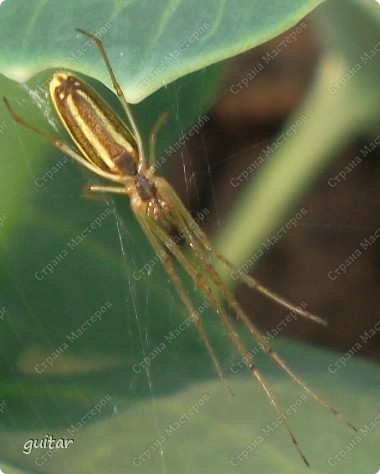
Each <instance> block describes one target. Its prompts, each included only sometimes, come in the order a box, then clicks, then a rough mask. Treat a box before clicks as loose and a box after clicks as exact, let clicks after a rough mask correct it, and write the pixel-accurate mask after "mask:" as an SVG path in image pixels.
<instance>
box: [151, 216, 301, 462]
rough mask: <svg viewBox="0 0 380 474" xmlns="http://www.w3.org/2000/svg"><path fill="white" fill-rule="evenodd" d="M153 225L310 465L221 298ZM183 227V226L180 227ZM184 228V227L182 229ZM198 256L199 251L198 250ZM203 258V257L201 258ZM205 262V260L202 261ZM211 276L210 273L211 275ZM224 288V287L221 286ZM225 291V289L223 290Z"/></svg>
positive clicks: (166, 236)
mask: <svg viewBox="0 0 380 474" xmlns="http://www.w3.org/2000/svg"><path fill="white" fill-rule="evenodd" d="M177 218H178V222H177ZM172 220H173V223H174V222H175V223H176V225H177V227H178V225H180V224H181V220H182V219H181V215H180V214H179V213H178V214H172ZM151 223H152V225H154V226H155V227H154V230H153V229H152V233H154V235H156V236H157V238H158V239H159V240H160V241H161V243H162V244H164V245H165V246H167V247H168V246H169V247H168V250H169V251H170V253H171V254H172V255H173V256H174V257H175V258H176V259H177V260H178V262H179V263H180V264H181V265H182V266H183V268H184V269H185V270H186V272H187V273H188V275H189V276H190V277H191V278H192V279H193V281H194V282H195V283H196V284H197V286H198V287H199V288H200V290H201V293H202V294H203V296H204V297H205V298H206V299H207V301H209V302H210V304H211V305H212V306H213V308H214V309H215V311H216V313H217V314H218V315H219V317H220V319H221V321H222V323H223V325H224V327H225V328H226V330H227V332H228V335H229V337H230V338H231V340H232V342H233V344H234V345H235V347H236V349H237V350H238V352H239V354H240V355H241V357H243V360H244V361H245V364H246V365H247V367H248V369H249V371H250V373H251V375H252V377H253V378H255V379H256V380H257V381H258V382H259V384H260V386H261V387H262V389H263V390H264V392H265V394H266V396H267V397H268V399H269V401H270V404H271V405H272V406H273V408H274V409H275V411H276V413H277V415H278V417H279V419H281V421H282V423H283V425H284V427H285V429H286V431H287V432H288V435H289V437H290V438H291V440H292V442H293V444H294V446H295V448H296V450H297V452H298V453H299V455H300V456H301V458H302V459H303V461H304V462H305V464H306V465H307V466H309V463H308V461H307V459H306V458H305V455H304V454H303V452H302V450H301V448H300V447H299V445H298V443H297V440H296V438H295V436H294V434H293V432H292V429H291V428H290V425H289V423H288V422H287V420H286V417H285V415H284V412H283V411H282V410H281V408H280V406H279V404H278V402H277V399H276V397H275V395H274V393H273V391H272V390H271V388H270V386H269V384H268V383H267V381H266V380H265V378H264V377H263V375H262V373H261V372H260V371H259V370H258V368H257V367H256V364H255V362H254V359H253V356H252V354H251V353H250V352H249V351H248V349H247V348H246V346H245V344H244V342H243V341H242V340H241V338H240V337H239V336H238V334H237V332H236V330H235V328H234V325H233V323H232V321H231V318H230V317H229V315H228V314H227V312H226V310H225V309H224V308H223V306H222V304H221V302H220V300H219V298H218V297H216V296H215V294H214V293H213V291H212V289H211V288H210V286H209V285H208V283H207V282H206V280H205V279H204V277H203V275H202V274H201V273H200V272H199V271H198V270H197V269H196V268H195V267H194V265H193V264H192V263H191V262H190V261H189V260H188V259H187V258H186V257H185V255H184V253H183V252H182V250H181V249H180V247H179V246H178V244H176V243H175V242H174V241H173V240H172V239H171V238H170V236H169V235H168V234H167V232H166V231H165V230H164V229H163V228H162V227H161V226H160V224H159V223H158V222H153V221H152V222H151ZM179 228H180V229H181V227H179ZM181 230H182V229H181ZM196 256H198V255H197V252H196ZM199 260H201V259H199ZM202 263H203V262H202ZM209 276H210V275H209ZM221 289H222V290H223V288H221ZM222 292H223V291H222Z"/></svg>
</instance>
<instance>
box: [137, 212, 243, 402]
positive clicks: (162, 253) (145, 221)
mask: <svg viewBox="0 0 380 474" xmlns="http://www.w3.org/2000/svg"><path fill="white" fill-rule="evenodd" d="M135 215H136V217H137V220H138V221H139V223H140V225H141V227H142V229H143V231H144V232H145V234H146V236H147V238H148V240H149V242H150V243H151V245H152V247H153V248H154V250H155V251H156V254H157V255H158V256H159V257H160V259H161V262H162V264H163V266H164V268H165V270H166V272H167V274H168V275H169V277H170V279H171V281H172V282H173V284H174V286H175V288H176V290H177V292H178V294H179V296H180V298H181V300H182V302H183V304H184V305H185V307H186V309H187V311H188V313H189V315H190V317H191V321H192V322H193V324H194V326H195V327H196V329H197V331H198V333H199V335H200V337H201V339H202V342H203V343H204V345H205V347H206V349H207V351H208V353H209V355H210V357H211V360H212V361H213V363H214V366H215V368H216V371H217V373H218V375H219V378H220V379H221V381H222V382H223V383H224V385H225V387H226V388H227V390H228V391H229V392H230V394H231V395H234V394H233V392H232V390H231V388H230V387H229V385H228V384H227V382H226V380H225V377H224V373H223V369H222V367H221V365H220V363H219V359H218V356H217V355H216V353H215V351H214V349H213V347H212V344H211V342H210V340H209V337H208V335H207V333H206V331H205V329H204V327H203V324H202V321H201V319H200V318H199V316H198V313H197V311H196V309H195V308H194V305H193V303H192V302H191V300H190V298H189V297H188V295H187V294H186V292H185V290H184V288H183V286H182V284H181V281H180V279H179V277H178V275H177V273H176V271H175V269H174V267H173V264H172V261H171V260H170V257H169V254H168V252H167V250H165V246H164V245H165V244H164V243H161V242H160V241H159V240H158V239H157V238H156V236H155V233H154V230H152V229H151V226H152V225H156V226H159V224H158V223H157V222H155V221H153V222H152V221H151V220H150V219H149V218H148V217H145V216H141V215H138V214H135ZM167 239H168V240H169V241H170V244H174V242H173V241H172V239H171V238H170V237H169V236H167Z"/></svg>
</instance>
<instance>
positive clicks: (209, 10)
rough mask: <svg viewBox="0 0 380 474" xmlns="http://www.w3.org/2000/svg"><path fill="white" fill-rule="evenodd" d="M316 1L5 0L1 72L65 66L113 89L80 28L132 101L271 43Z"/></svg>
mask: <svg viewBox="0 0 380 474" xmlns="http://www.w3.org/2000/svg"><path fill="white" fill-rule="evenodd" d="M322 1H323V0H293V1H292V2H290V3H285V2H283V1H282V0H272V1H271V2H266V1H265V0H238V1H234V2H221V1H220V0H209V1H208V2H207V4H205V3H204V2H202V1H199V0H198V1H191V2H186V1H179V0H177V1H164V0H160V1H157V0H145V1H138V2H129V1H116V0H114V1H110V2H103V1H99V0H96V1H95V0H92V1H91V2H76V1H74V0H68V1H66V2H57V1H52V0H50V1H39V2H23V1H22V0H14V1H12V2H9V1H6V2H4V3H3V4H2V5H1V10H0V44H1V45H2V48H1V53H2V54H1V58H0V71H1V72H3V73H4V74H6V75H7V76H8V77H10V78H13V79H16V80H19V81H25V80H27V79H29V78H30V77H31V76H32V75H34V74H36V73H38V72H40V71H41V70H43V69H47V68H51V67H55V68H62V67H65V68H69V69H74V70H77V71H80V72H83V73H85V74H87V75H89V76H95V77H96V78H97V79H99V80H101V81H102V82H104V83H105V84H107V85H108V86H111V83H110V80H109V77H108V76H107V74H106V73H105V71H104V67H103V65H102V64H101V62H100V60H99V58H98V56H97V54H96V53H95V52H94V48H93V47H91V43H90V42H89V41H88V40H87V38H85V37H83V36H81V35H79V33H78V34H76V33H75V31H74V30H75V28H83V29H86V30H88V31H90V32H92V33H99V34H100V35H101V36H102V38H103V39H104V42H105V45H106V47H107V51H108V53H109V55H110V58H111V61H112V64H113V66H114V68H115V72H116V74H117V76H118V77H119V78H120V80H121V83H122V85H123V87H124V89H125V92H126V95H127V98H128V100H129V101H130V102H132V103H134V102H138V101H141V100H142V99H143V98H144V97H147V96H148V95H150V94H152V93H153V92H154V91H156V90H157V89H159V88H160V87H162V86H163V85H167V84H169V83H171V82H172V81H174V80H176V79H178V78H179V77H182V76H184V75H186V74H189V73H191V72H193V71H197V70H199V69H202V68H205V67H207V66H209V65H210V64H213V63H215V62H217V61H221V60H222V59H226V58H229V57H231V56H234V55H236V54H238V53H241V52H243V51H246V50H247V49H250V48H252V47H254V46H256V45H258V44H260V43H263V42H264V41H267V40H269V39H271V38H273V37H274V36H276V35H278V34H280V33H281V32H283V31H285V30H287V29H288V28H290V27H291V26H293V25H294V24H295V23H296V22H297V21H299V20H300V19H301V18H303V17H304V16H305V15H306V14H307V13H309V12H310V11H311V10H313V9H314V8H315V7H317V6H318V5H319V4H320V3H322ZM20 15H22V21H20ZM285 46H286V45H285Z"/></svg>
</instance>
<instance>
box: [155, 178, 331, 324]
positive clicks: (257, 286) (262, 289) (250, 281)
mask: <svg viewBox="0 0 380 474" xmlns="http://www.w3.org/2000/svg"><path fill="white" fill-rule="evenodd" d="M159 184H160V186H162V188H163V191H164V193H165V192H166V193H167V194H168V195H169V197H168V199H170V200H171V202H175V203H176V205H177V206H178V208H179V209H181V214H182V216H183V218H184V219H185V221H186V222H188V223H190V222H191V229H192V231H193V232H194V234H196V236H197V238H198V239H199V240H200V241H201V242H202V244H203V247H204V248H205V249H206V250H207V251H208V252H210V253H211V254H212V255H213V256H214V257H215V258H216V259H218V260H220V261H221V262H222V263H224V264H225V265H227V266H228V267H229V268H230V269H231V270H233V271H234V272H235V273H236V275H237V277H238V279H239V280H241V281H242V282H243V283H245V284H246V285H248V286H249V287H250V288H252V289H254V290H256V291H258V292H259V293H261V294H263V295H264V296H266V297H267V298H269V299H271V300H272V301H274V302H276V303H277V304H279V305H280V306H283V307H285V308H287V309H290V310H291V311H294V312H295V313H297V314H298V315H299V316H302V317H303V318H306V319H310V320H311V321H314V322H316V323H318V324H322V325H323V326H327V323H326V321H325V320H324V319H322V318H320V317H319V316H316V315H315V314H313V313H310V312H309V311H305V310H304V309H302V308H300V307H299V306H295V305H294V304H292V303H290V302H289V301H286V300H285V299H284V298H283V297H282V296H280V295H278V294H277V293H275V292H273V291H271V290H270V289H269V288H267V287H266V286H264V285H262V284H261V283H260V282H259V281H258V280H256V278H253V277H252V276H250V275H247V274H245V273H243V272H242V271H241V269H239V267H237V266H236V265H234V264H233V263H231V262H230V261H228V260H227V259H226V258H225V257H223V255H221V254H220V253H219V252H218V251H217V250H216V249H215V248H214V247H213V246H212V244H211V242H210V241H209V239H208V237H207V236H206V234H205V233H204V232H203V231H202V229H201V228H200V227H199V225H198V224H197V223H196V222H195V221H194V219H193V218H192V217H191V215H190V213H189V212H188V211H187V210H186V209H185V207H184V205H183V204H182V201H181V200H180V198H179V197H178V196H177V194H176V193H175V192H174V191H173V189H169V185H168V184H167V183H165V182H163V181H161V180H160V181H159ZM170 188H171V187H170Z"/></svg>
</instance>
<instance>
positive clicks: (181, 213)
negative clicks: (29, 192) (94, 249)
mask: <svg viewBox="0 0 380 474" xmlns="http://www.w3.org/2000/svg"><path fill="white" fill-rule="evenodd" d="M77 31H79V32H80V33H82V34H83V35H85V36H87V37H89V38H90V39H91V40H92V41H93V42H94V43H95V44H96V46H97V48H98V50H99V53H100V55H101V57H102V59H103V61H104V63H105V66H106V68H107V71H108V73H109V75H110V78H111V80H112V84H113V87H114V89H115V91H116V94H117V96H118V98H119V100H120V102H121V104H122V106H123V109H124V111H125V114H126V117H127V119H128V122H129V125H130V129H129V128H128V127H127V126H126V125H125V124H124V123H123V121H122V120H121V119H120V118H119V117H118V116H117V115H115V113H114V112H113V111H112V109H111V108H110V107H109V106H108V105H107V104H106V103H105V102H104V101H103V100H102V99H101V98H100V97H99V96H98V95H97V94H96V93H95V92H94V91H93V90H92V89H91V88H90V87H89V86H88V85H87V84H85V83H84V82H83V81H82V80H81V79H79V78H78V77H76V76H75V75H74V74H73V73H70V72H56V73H54V74H53V76H52V78H51V80H50V85H49V90H50V97H51V100H52V102H53V104H54V107H55V109H56V111H57V114H58V116H59V117H60V119H61V121H62V123H63V125H64V127H65V128H66V129H67V131H68V133H69V135H70V136H71V138H72V140H73V141H74V143H75V145H76V146H77V148H78V150H79V151H75V150H73V149H72V148H71V147H70V146H69V145H67V144H66V143H65V142H64V141H62V140H60V139H59V138H56V137H54V136H52V135H50V134H47V133H45V132H44V131H42V130H40V129H38V128H37V127H35V126H34V125H33V124H31V123H29V122H27V121H25V120H24V119H22V118H21V117H20V116H19V115H17V113H16V112H15V111H14V110H13V109H12V107H11V106H10V104H9V102H8V100H7V99H6V98H5V97H4V98H3V100H4V102H5V105H6V107H7V108H8V111H9V113H10V114H11V115H12V117H13V119H14V120H15V121H16V122H18V123H20V124H22V125H23V126H25V127H27V128H28V129H30V130H32V131H33V132H35V133H37V134H39V135H40V136H42V137H43V138H44V139H46V140H47V141H49V142H50V143H52V144H53V145H54V146H55V147H56V148H58V149H59V150H61V151H62V152H63V153H65V154H67V155H69V156H70V157H71V158H73V159H74V160H75V161H76V162H78V163H79V164H80V165H82V166H84V167H85V168H87V169H88V170H89V171H91V172H92V173H94V174H96V175H98V176H100V177H101V178H104V179H105V180H108V181H110V182H112V183H113V184H112V185H104V186H99V185H89V186H88V190H89V191H91V192H96V193H117V194H124V195H127V196H129V198H130V204H131V208H132V211H133V214H134V216H135V217H136V219H137V221H138V222H139V224H140V226H141V228H142V230H143V231H144V233H145V235H146V237H147V239H148V240H149V242H150V244H151V245H152V247H153V249H154V251H155V252H156V254H157V255H158V256H159V258H160V260H161V262H162V265H163V267H164V268H165V270H166V272H167V274H168V276H169V278H170V280H171V281H172V283H173V285H174V287H175V288H176V290H177V292H178V295H179V297H180V299H181V300H182V302H183V304H184V305H185V307H186V309H187V311H188V313H189V315H190V318H191V321H192V322H193V324H194V326H195V328H196V329H197V331H198V333H199V336H200V337H201V339H202V341H203V343H204V345H205V347H206V349H207V351H208V353H209V355H210V357H211V359H212V362H213V364H214V366H215V369H216V372H217V374H218V375H219V377H220V379H221V380H222V381H223V382H224V384H225V385H226V387H227V388H228V389H229V387H228V384H227V383H226V381H225V378H224V374H223V369H222V367H221V364H220V362H219V359H218V356H217V354H216V352H215V350H214V348H213V346H212V344H211V342H210V340H209V337H208V334H207V332H206V330H205V329H204V326H203V324H202V320H201V319H200V317H199V315H198V313H197V311H196V309H195V307H194V305H193V303H192V301H191V299H190V297H189V296H188V294H187V293H186V291H185V289H184V287H183V285H182V282H181V279H180V277H179V275H178V274H177V272H176V270H175V266H174V263H173V262H174V261H175V260H177V262H178V263H179V264H180V265H181V266H182V267H183V268H184V270H185V271H186V273H187V274H188V275H189V276H190V277H191V278H192V279H193V281H194V282H195V284H196V285H197V287H198V289H199V291H200V292H201V294H202V295H203V297H204V298H205V300H207V301H208V302H209V303H210V305H211V306H212V307H213V309H214V310H215V312H216V314H217V315H218V317H219V318H220V321H221V323H222V325H223V326H224V328H225V329H226V331H227V334H228V336H229V337H230V339H231V341H232V343H233V344H234V346H235V347H236V349H237V351H238V352H239V354H240V356H241V357H242V359H243V361H244V362H245V364H246V366H247V368H248V370H249V372H250V373H251V375H252V376H253V378H254V379H257V381H258V382H259V384H260V385H261V387H262V389H263V390H264V392H265V394H266V396H267V398H268V399H269V401H270V403H271V405H272V406H273V408H274V410H275V411H276V413H277V415H278V417H279V419H280V420H281V421H282V424H283V425H284V427H285V429H286V431H287V432H288V434H289V436H290V438H291V440H292V442H293V444H294V446H295V448H296V450H297V451H298V453H299V455H300V456H301V458H302V459H303V461H304V462H305V464H306V465H309V463H308V461H307V459H306V457H305V455H304V454H303V452H302V450H301V448H300V447H299V445H298V443H297V440H296V438H295V436H294V434H293V432H292V429H291V427H290V425H289V423H288V421H287V419H286V417H285V415H284V414H283V411H282V409H281V407H280V405H279V404H278V402H277V399H276V397H275V395H274V393H273V391H272V389H271V387H270V386H269V384H268V383H267V381H266V379H265V377H264V376H263V374H262V373H261V372H260V371H259V370H258V368H257V366H256V364H255V361H254V358H253V356H252V354H251V353H250V352H249V350H248V349H247V347H246V345H245V343H244V342H243V340H242V338H241V337H240V336H239V335H238V333H237V332H236V331H235V328H234V325H233V322H232V320H231V318H230V316H229V314H228V313H227V311H226V309H225V307H226V306H229V307H230V308H231V309H232V310H233V312H234V313H235V315H236V317H237V319H238V320H239V321H240V322H241V323H242V324H243V325H244V326H245V327H246V329H247V330H248V331H249V333H250V334H251V335H252V336H253V338H254V339H255V340H256V341H257V342H258V343H260V344H261V345H262V347H263V349H264V351H265V352H266V354H267V355H268V356H269V357H270V358H271V359H273V360H274V361H275V362H276V363H277V364H278V366H279V367H281V369H282V370H283V371H284V372H285V373H287V374H288V375H289V376H290V377H291V379H293V381H294V382H296V383H297V384H298V385H299V386H301V388H302V389H303V390H304V391H305V392H306V393H308V394H309V396H311V397H312V398H313V399H314V400H315V401H316V402H317V403H318V404H319V405H321V406H322V407H323V408H325V409H326V410H328V411H330V412H332V413H333V414H334V415H335V416H336V417H338V418H339V419H340V420H341V421H343V422H344V423H346V424H347V425H348V426H349V427H350V428H351V429H353V430H355V431H357V430H356V428H355V427H354V426H353V425H352V424H351V423H350V422H349V421H348V420H347V419H346V418H345V417H344V416H343V415H342V414H341V413H339V412H338V411H337V410H335V408H333V407H332V406H331V405H330V404H329V403H328V402H327V401H326V400H324V399H323V398H322V397H320V396H319V395H318V394H317V393H316V392H314V391H313V390H312V389H311V388H310V387H309V386H308V385H307V384H306V383H305V382H304V381H303V380H302V379H301V378H300V377H299V376H298V375H297V374H295V373H294V372H293V370H292V369H291V368H290V367H289V365H288V364H287V363H286V362H285V361H284V360H283V359H282V358H281V357H280V355H279V354H278V353H277V352H276V351H275V350H274V349H273V348H272V346H271V345H270V344H269V343H268V342H267V340H266V339H265V338H264V336H263V335H262V334H261V332H260V331H259V329H258V328H257V327H256V325H255V324H254V323H253V322H252V321H251V320H250V319H249V317H248V316H247V314H246V312H245V311H244V310H243V309H242V307H241V306H240V304H239V303H238V301H237V300H236V298H235V297H234V295H233V294H232V292H231V290H230V289H229V288H228V287H227V286H226V285H225V284H224V283H223V281H222V279H221V277H220V276H219V274H218V272H217V270H216V266H215V262H221V263H222V264H223V265H225V266H227V267H228V268H229V269H231V270H233V271H235V272H236V274H238V275H239V279H240V280H241V281H242V282H243V283H245V284H246V285H248V286H249V287H250V288H252V289H254V290H256V291H258V292H260V293H262V294H264V295H265V296H266V297H268V298H269V299H271V300H274V301H275V302H276V303H278V304H280V305H282V306H284V307H286V308H288V309H291V310H292V311H295V312H296V313H297V314H298V315H300V316H302V317H305V318H307V319H310V320H312V321H314V322H317V323H319V324H323V325H325V324H326V323H325V321H324V320H323V319H321V318H319V317H318V316H315V315H313V314H311V313H309V312H307V311H305V310H303V309H301V308H299V307H297V306H294V305H292V304H291V303H289V302H287V301H286V300H284V299H283V298H282V297H281V296H279V295H277V294H276V293H274V292H272V291H271V290H269V289H268V288H267V287H265V286H263V285H262V284H261V283H259V282H258V281H257V280H256V279H255V278H253V277H252V276H249V275H247V274H243V273H242V272H240V271H238V268H237V267H236V266H234V265H233V264H232V263H230V262H229V261H228V260H227V259H226V258H225V257H223V256H222V255H221V254H220V253H219V252H218V251H217V250H216V249H215V248H214V247H213V245H212V244H211V242H210V241H209V239H208V238H207V236H206V234H205V233H204V232H203V231H202V230H201V228H200V227H199V226H198V224H197V223H196V222H195V221H194V219H193V218H192V217H191V215H190V213H189V212H188V211H187V210H186V208H185V206H184V205H183V203H182V202H181V200H180V198H179V197H178V196H177V194H176V192H175V191H174V189H173V188H172V186H171V185H170V184H169V183H168V182H167V181H166V180H165V179H164V178H162V177H158V176H156V175H155V168H154V155H155V153H154V151H155V142H156V136H157V133H158V130H159V128H160V127H161V125H162V124H163V122H164V120H165V116H164V115H163V116H162V117H161V119H160V120H159V121H158V122H157V123H156V125H155V127H154V128H153V130H152V133H151V135H150V150H149V166H148V164H147V158H146V154H145V150H144V146H143V141H142V138H141V134H140V132H139V129H138V127H137V125H136V122H135V119H134V117H133V114H132V111H131V108H130V106H129V104H128V103H127V101H126V99H125V97H124V94H123V91H122V90H121V87H120V85H119V83H118V81H117V79H116V77H115V75H114V72H113V69H112V66H111V63H110V61H109V59H108V56H107V53H106V51H105V48H104V46H103V43H102V41H101V40H100V39H99V38H98V37H96V36H95V35H93V34H91V33H88V32H86V31H84V30H81V29H78V30H77ZM171 229H176V230H177V231H179V232H180V234H181V235H182V242H181V245H179V243H178V241H176V240H175V238H173V236H172V235H171V232H170V230H171Z"/></svg>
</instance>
